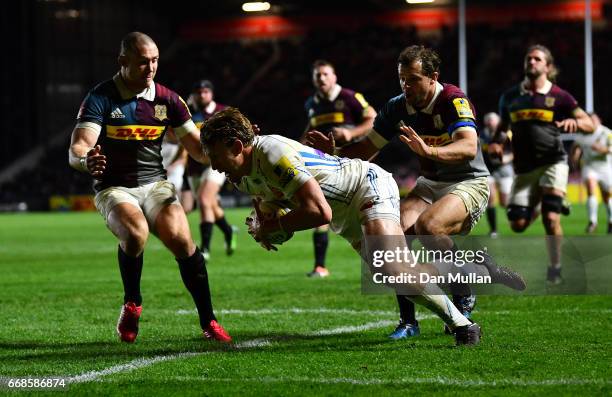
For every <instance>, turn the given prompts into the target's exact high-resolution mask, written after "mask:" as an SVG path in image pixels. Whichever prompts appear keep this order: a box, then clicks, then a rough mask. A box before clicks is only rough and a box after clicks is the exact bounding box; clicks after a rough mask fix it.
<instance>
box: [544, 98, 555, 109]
mask: <svg viewBox="0 0 612 397" xmlns="http://www.w3.org/2000/svg"><path fill="white" fill-rule="evenodd" d="M544 106H546V107H547V108H551V107H553V106H555V97H554V96H547V97H546V98H544Z"/></svg>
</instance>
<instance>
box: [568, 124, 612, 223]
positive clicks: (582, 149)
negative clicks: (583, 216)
mask: <svg viewBox="0 0 612 397" xmlns="http://www.w3.org/2000/svg"><path fill="white" fill-rule="evenodd" d="M591 119H592V120H593V126H594V127H595V132H593V134H591V135H578V136H577V137H576V141H575V142H574V145H573V146H572V157H571V159H572V162H573V163H574V164H576V165H578V164H579V160H580V157H581V156H582V164H581V168H582V181H583V182H584V185H585V186H586V190H587V195H588V197H587V213H588V216H589V224H588V225H587V227H586V232H587V233H589V234H590V233H595V231H596V230H597V197H595V190H597V186H598V185H599V190H600V192H601V199H602V202H603V203H604V205H605V206H606V211H607V214H608V218H607V219H608V234H612V198H610V192H611V189H612V130H610V129H609V128H608V127H606V126H604V125H603V124H601V120H600V119H599V116H598V115H597V114H595V113H593V114H591Z"/></svg>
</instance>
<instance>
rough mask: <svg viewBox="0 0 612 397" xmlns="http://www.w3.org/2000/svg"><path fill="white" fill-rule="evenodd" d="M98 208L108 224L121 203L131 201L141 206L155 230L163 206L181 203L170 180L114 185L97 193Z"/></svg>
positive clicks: (151, 227)
mask: <svg viewBox="0 0 612 397" xmlns="http://www.w3.org/2000/svg"><path fill="white" fill-rule="evenodd" d="M94 202H95V204H96V208H97V209H98V211H99V212H100V214H101V215H102V217H103V218H104V221H105V222H106V224H107V225H108V217H109V215H110V213H111V211H112V210H113V208H114V207H115V206H116V205H117V204H119V203H130V204H132V205H133V206H134V207H136V208H139V209H140V210H141V211H142V213H143V214H144V216H145V218H146V219H147V223H148V224H149V228H150V229H151V230H154V226H155V220H156V219H157V215H158V214H159V211H161V209H162V208H164V207H165V206H167V205H170V204H177V205H181V204H180V202H179V200H178V197H177V196H176V190H175V188H174V185H173V184H172V183H170V182H168V181H159V182H153V183H149V184H146V185H143V186H138V187H123V186H112V187H109V188H106V189H104V190H102V191H100V192H98V193H97V194H96V197H95V198H94Z"/></svg>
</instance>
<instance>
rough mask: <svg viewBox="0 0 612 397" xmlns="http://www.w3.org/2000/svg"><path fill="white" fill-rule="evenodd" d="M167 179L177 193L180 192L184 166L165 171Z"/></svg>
mask: <svg viewBox="0 0 612 397" xmlns="http://www.w3.org/2000/svg"><path fill="white" fill-rule="evenodd" d="M166 172H167V178H168V181H169V182H170V183H172V184H173V185H174V188H175V189H176V191H177V192H180V191H181V189H182V188H183V173H184V172H185V166H184V165H182V164H180V165H175V166H174V167H172V168H171V169H170V170H166Z"/></svg>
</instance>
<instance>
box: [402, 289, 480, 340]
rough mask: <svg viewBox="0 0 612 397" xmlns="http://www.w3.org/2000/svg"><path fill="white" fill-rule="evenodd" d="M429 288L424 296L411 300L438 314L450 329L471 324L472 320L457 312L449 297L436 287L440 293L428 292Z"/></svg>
mask: <svg viewBox="0 0 612 397" xmlns="http://www.w3.org/2000/svg"><path fill="white" fill-rule="evenodd" d="M429 286H430V285H428V286H427V287H425V291H423V294H422V295H414V296H410V297H409V299H410V300H412V301H413V302H414V303H417V304H419V305H422V306H425V307H426V308H428V309H429V310H431V311H432V312H434V313H435V314H437V315H438V317H440V318H441V319H442V321H444V323H445V324H446V325H448V326H449V328H450V329H455V328H457V327H462V326H464V325H470V324H471V322H470V320H468V319H467V318H466V317H465V316H464V315H463V314H461V312H459V310H457V308H456V307H455V305H454V304H453V302H451V300H450V299H448V296H446V295H444V292H442V290H441V289H440V288H439V287H437V286H436V288H437V289H438V290H439V292H436V293H434V294H431V293H428V292H426V291H427V290H429V289H430V288H429Z"/></svg>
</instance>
